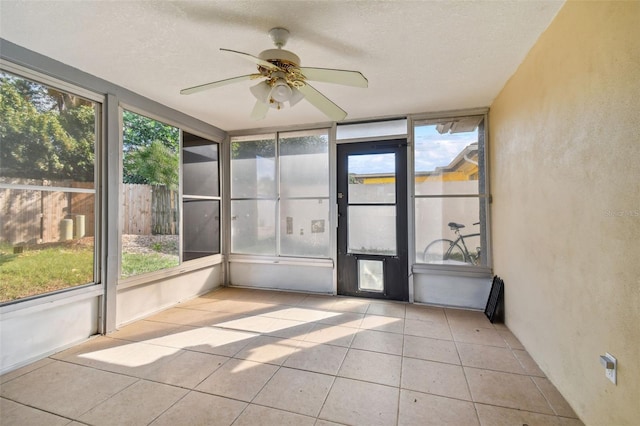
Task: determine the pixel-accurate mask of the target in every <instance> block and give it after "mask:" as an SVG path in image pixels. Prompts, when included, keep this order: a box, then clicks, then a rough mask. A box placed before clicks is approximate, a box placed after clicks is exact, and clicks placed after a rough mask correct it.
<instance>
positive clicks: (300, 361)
mask: <svg viewBox="0 0 640 426" xmlns="http://www.w3.org/2000/svg"><path fill="white" fill-rule="evenodd" d="M346 355H347V348H344V347H341V346H333V345H323V344H321V343H313V342H300V343H299V344H298V347H297V348H296V351H295V352H294V353H292V354H291V355H290V356H289V358H287V360H286V361H285V363H284V364H283V366H285V367H291V368H297V369H299V370H307V371H313V372H316V373H323V374H332V375H334V376H335V375H336V374H337V373H338V370H339V369H340V366H341V365H342V361H344V357H345V356H346Z"/></svg>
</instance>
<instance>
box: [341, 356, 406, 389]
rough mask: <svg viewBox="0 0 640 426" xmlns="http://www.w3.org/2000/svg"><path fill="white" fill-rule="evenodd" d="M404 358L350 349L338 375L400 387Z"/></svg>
mask: <svg viewBox="0 0 640 426" xmlns="http://www.w3.org/2000/svg"><path fill="white" fill-rule="evenodd" d="M401 365H402V357H400V356H396V355H389V354H383V353H379V352H370V351H362V350H359V349H349V352H347V356H346V357H345V359H344V362H343V363H342V367H340V371H339V372H338V375H339V376H341V377H346V378H349V379H356V380H364V381H367V382H374V383H379V384H383V385H388V386H399V385H400V370H401Z"/></svg>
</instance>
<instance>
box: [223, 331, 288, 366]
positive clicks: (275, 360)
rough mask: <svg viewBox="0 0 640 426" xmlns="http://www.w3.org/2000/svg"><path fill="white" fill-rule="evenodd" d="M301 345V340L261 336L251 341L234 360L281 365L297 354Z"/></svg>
mask: <svg viewBox="0 0 640 426" xmlns="http://www.w3.org/2000/svg"><path fill="white" fill-rule="evenodd" d="M299 343H300V341H299V340H293V339H281V338H279V337H271V336H259V337H255V338H253V339H251V341H250V342H249V343H248V344H247V345H246V346H245V347H244V348H243V349H242V350H241V351H240V352H238V353H237V354H236V355H235V356H234V358H241V359H246V360H249V361H255V362H266V363H269V364H275V365H281V364H282V363H283V362H284V361H285V360H286V359H287V358H288V357H289V355H291V354H292V353H293V352H295V350H296V348H297V347H298V344H299Z"/></svg>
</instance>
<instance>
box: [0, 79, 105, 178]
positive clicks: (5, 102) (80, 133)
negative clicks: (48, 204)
mask: <svg viewBox="0 0 640 426" xmlns="http://www.w3.org/2000/svg"><path fill="white" fill-rule="evenodd" d="M51 93H53V95H52V94H51ZM56 94H57V95H56ZM55 96H58V97H59V98H60V99H67V98H68V100H67V104H66V107H64V108H61V105H62V104H61V102H59V101H57V100H56V98H55ZM71 98H73V99H74V100H73V101H71V100H70V99H71ZM94 147H95V112H94V108H93V104H92V103H91V102H90V101H86V100H83V99H81V98H77V97H73V96H71V95H68V96H66V95H64V94H63V93H62V92H59V91H57V90H54V89H50V88H47V87H46V86H43V85H41V84H38V83H35V82H32V81H29V80H25V79H22V78H18V77H14V76H10V75H8V74H2V75H0V175H2V176H6V177H20V178H31V179H48V180H67V179H71V180H75V181H93V179H94V176H93V175H94V161H95V154H94Z"/></svg>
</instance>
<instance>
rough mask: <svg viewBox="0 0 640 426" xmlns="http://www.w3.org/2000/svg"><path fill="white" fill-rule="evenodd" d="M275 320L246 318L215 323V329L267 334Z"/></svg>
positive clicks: (254, 316) (259, 317)
mask: <svg viewBox="0 0 640 426" xmlns="http://www.w3.org/2000/svg"><path fill="white" fill-rule="evenodd" d="M274 321H275V318H270V317H263V316H257V315H252V316H246V317H241V318H236V319H232V320H229V321H223V322H217V323H216V327H219V328H227V329H230V330H237V331H247V332H250V333H267V332H268V331H269V330H271V328H272V324H273V322H274Z"/></svg>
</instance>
